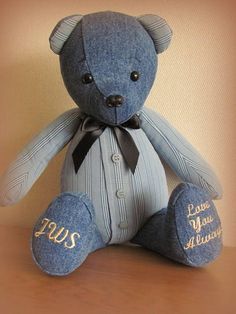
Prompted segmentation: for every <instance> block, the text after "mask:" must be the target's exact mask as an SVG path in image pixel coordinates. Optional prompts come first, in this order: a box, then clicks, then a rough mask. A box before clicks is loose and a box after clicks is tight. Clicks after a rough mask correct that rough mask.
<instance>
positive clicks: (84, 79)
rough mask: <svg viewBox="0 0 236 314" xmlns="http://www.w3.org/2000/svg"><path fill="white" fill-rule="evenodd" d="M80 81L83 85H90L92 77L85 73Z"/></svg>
mask: <svg viewBox="0 0 236 314" xmlns="http://www.w3.org/2000/svg"><path fill="white" fill-rule="evenodd" d="M81 79H82V83H83V84H90V83H92V82H93V76H92V74H90V73H85V74H84V75H83V76H82V78H81Z"/></svg>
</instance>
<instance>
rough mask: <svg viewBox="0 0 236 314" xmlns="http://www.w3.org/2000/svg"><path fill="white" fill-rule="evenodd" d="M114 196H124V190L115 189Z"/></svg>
mask: <svg viewBox="0 0 236 314" xmlns="http://www.w3.org/2000/svg"><path fill="white" fill-rule="evenodd" d="M116 196H117V197H118V198H125V192H124V191H123V190H117V191H116Z"/></svg>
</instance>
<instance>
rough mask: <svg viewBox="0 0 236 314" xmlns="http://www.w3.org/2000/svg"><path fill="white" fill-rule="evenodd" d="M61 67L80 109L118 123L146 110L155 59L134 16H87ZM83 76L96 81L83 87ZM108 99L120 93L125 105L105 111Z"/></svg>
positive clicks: (67, 47) (64, 53) (65, 49)
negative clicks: (134, 74)
mask: <svg viewBox="0 0 236 314" xmlns="http://www.w3.org/2000/svg"><path fill="white" fill-rule="evenodd" d="M60 64H61V73H62V76H63V79H64V82H65V85H66V87H67V90H68V92H69V94H70V95H71V97H72V98H73V99H74V101H75V102H76V104H77V105H79V107H80V109H81V110H82V111H84V112H85V113H87V114H89V115H91V116H93V117H95V118H97V119H99V120H100V121H103V122H106V123H107V124H111V125H115V124H121V123H122V122H125V121H127V120H128V119H129V118H130V117H131V116H132V115H133V114H134V113H136V112H137V111H138V110H139V109H140V108H141V107H142V106H143V104H144V101H145V99H146V98H147V95H148V93H149V91H150V89H151V86H152V84H153V81H154V78H155V74H156V68H157V56H156V51H155V46H154V43H153V41H152V39H151V37H150V36H149V35H148V33H147V31H146V30H145V29H144V27H143V26H142V25H141V24H140V23H139V22H138V21H137V19H136V18H134V17H131V16H127V15H124V14H121V13H113V12H101V13H94V14H89V15H85V16H84V17H83V19H82V21H80V22H79V23H78V24H77V26H76V27H75V29H74V30H73V32H72V33H71V35H70V37H69V38H68V40H67V42H66V43H65V45H64V47H63V48H62V51H61V54H60ZM132 71H138V72H139V73H140V78H139V80H138V81H135V82H134V81H132V80H131V79H130V74H131V72H132ZM85 73H91V74H92V76H93V78H94V81H93V82H92V83H90V84H83V83H82V81H81V77H82V76H83V74H85ZM110 95H121V96H122V97H123V98H124V103H123V105H122V106H120V107H116V108H114V107H113V108H110V107H107V106H106V104H105V102H106V98H107V97H108V96H110Z"/></svg>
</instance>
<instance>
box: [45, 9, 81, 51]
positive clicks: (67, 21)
mask: <svg viewBox="0 0 236 314" xmlns="http://www.w3.org/2000/svg"><path fill="white" fill-rule="evenodd" d="M82 18H83V15H71V16H67V17H65V18H64V19H62V20H60V21H59V22H58V23H57V25H56V26H55V28H54V29H53V31H52V33H51V35H50V37H49V43H50V48H51V49H52V51H53V52H55V53H56V54H58V55H59V54H60V52H61V49H62V47H63V46H64V44H65V42H66V41H67V39H68V38H69V36H70V34H71V33H72V31H73V30H74V28H75V26H76V25H77V24H78V23H79V21H80V20H81V19H82Z"/></svg>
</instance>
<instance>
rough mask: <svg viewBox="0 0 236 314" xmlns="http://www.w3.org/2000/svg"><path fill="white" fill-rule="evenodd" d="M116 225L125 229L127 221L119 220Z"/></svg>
mask: <svg viewBox="0 0 236 314" xmlns="http://www.w3.org/2000/svg"><path fill="white" fill-rule="evenodd" d="M118 226H119V228H120V229H127V228H128V226H129V225H128V222H127V221H126V220H124V221H121V222H120V223H119V225H118Z"/></svg>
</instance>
